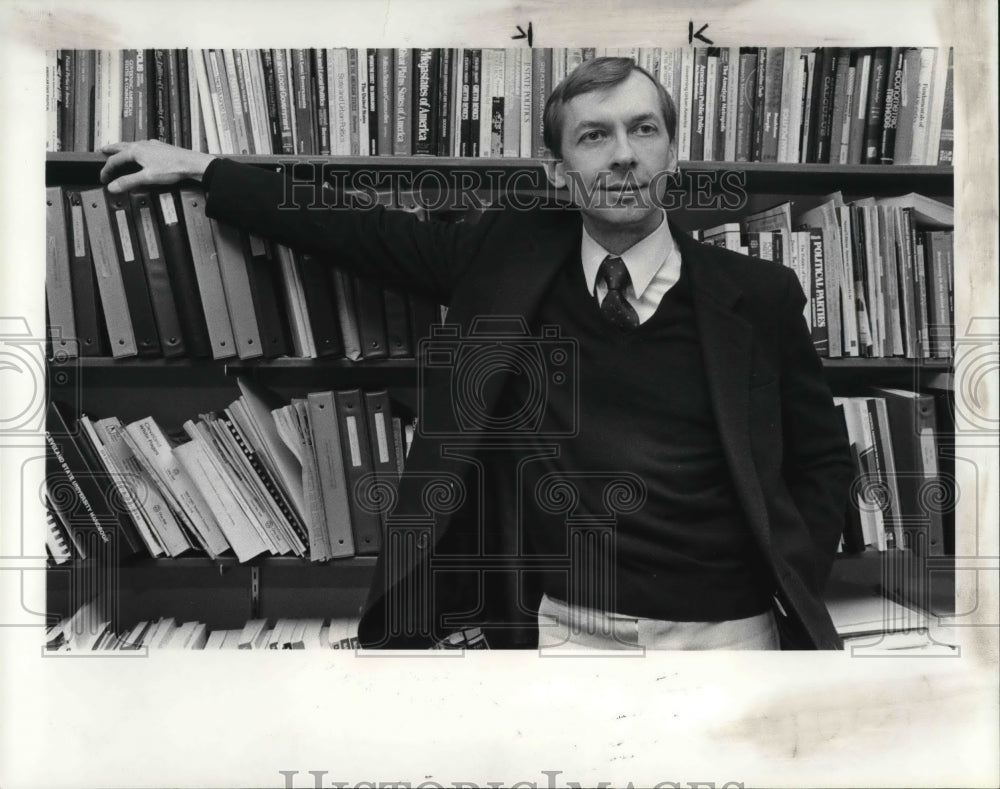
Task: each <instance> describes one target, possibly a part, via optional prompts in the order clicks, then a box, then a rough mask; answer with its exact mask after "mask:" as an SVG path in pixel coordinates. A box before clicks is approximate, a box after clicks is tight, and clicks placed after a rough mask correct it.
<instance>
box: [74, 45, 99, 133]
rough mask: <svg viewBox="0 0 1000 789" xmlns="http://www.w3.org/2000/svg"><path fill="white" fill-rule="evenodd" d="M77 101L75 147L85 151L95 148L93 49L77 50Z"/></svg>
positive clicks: (95, 63)
mask: <svg viewBox="0 0 1000 789" xmlns="http://www.w3.org/2000/svg"><path fill="white" fill-rule="evenodd" d="M76 55H77V56H76V60H75V65H76V90H75V91H74V93H75V96H76V101H75V102H74V116H75V117H74V120H75V128H74V130H73V142H74V149H75V150H76V151H80V152H85V151H92V150H94V69H95V68H96V66H97V55H96V53H95V52H94V50H92V49H80V50H77V52H76Z"/></svg>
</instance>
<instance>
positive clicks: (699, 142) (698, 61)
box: [687, 47, 708, 162]
mask: <svg viewBox="0 0 1000 789" xmlns="http://www.w3.org/2000/svg"><path fill="white" fill-rule="evenodd" d="M693 67H694V72H693V77H692V78H693V83H692V90H691V143H690V146H691V147H690V150H689V151H688V156H687V159H688V160H689V161H692V162H700V161H703V160H704V158H705V112H706V104H707V100H706V95H705V94H706V91H707V89H708V50H707V49H706V48H705V47H695V50H694V66H693Z"/></svg>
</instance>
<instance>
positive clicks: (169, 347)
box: [130, 191, 186, 358]
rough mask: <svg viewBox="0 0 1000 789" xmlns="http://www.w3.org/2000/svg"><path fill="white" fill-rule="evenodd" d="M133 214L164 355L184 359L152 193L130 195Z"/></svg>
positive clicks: (133, 193)
mask: <svg viewBox="0 0 1000 789" xmlns="http://www.w3.org/2000/svg"><path fill="white" fill-rule="evenodd" d="M130 198H131V201H132V215H133V218H134V220H135V223H136V239H137V241H138V250H139V255H140V257H141V258H142V264H143V268H144V269H145V271H146V281H147V282H148V284H149V294H150V299H151V301H152V305H153V317H154V318H155V320H156V328H157V330H158V332H159V335H160V344H161V346H162V350H163V355H164V356H165V357H167V358H171V357H180V356H184V355H185V353H186V348H185V346H184V336H183V334H182V333H181V324H180V317H179V315H178V312H177V305H176V303H175V301H174V293H173V290H172V288H171V284H170V276H169V274H168V273H167V261H166V258H165V257H164V255H163V251H162V250H163V244H162V243H161V242H160V234H159V231H158V229H157V226H156V219H155V217H154V215H153V204H152V196H151V195H150V193H149V192H145V191H134V192H132V193H131V194H130Z"/></svg>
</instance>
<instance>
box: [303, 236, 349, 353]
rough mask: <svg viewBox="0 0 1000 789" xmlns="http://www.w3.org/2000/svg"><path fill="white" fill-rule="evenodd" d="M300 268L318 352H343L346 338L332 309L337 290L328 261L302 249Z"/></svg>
mask: <svg viewBox="0 0 1000 789" xmlns="http://www.w3.org/2000/svg"><path fill="white" fill-rule="evenodd" d="M297 257H298V260H299V271H300V273H301V277H302V285H303V289H304V291H305V298H306V307H307V309H308V311H309V324H310V326H311V327H312V330H313V340H314V342H315V344H316V354H317V356H322V357H326V356H332V357H338V356H342V355H343V353H344V338H343V337H342V336H341V332H340V325H339V324H338V322H337V317H336V316H335V315H334V314H333V313H332V312H331V310H330V304H332V303H333V294H332V293H331V292H330V284H329V283H330V279H329V276H328V274H327V272H326V271H325V270H324V269H325V264H324V263H323V262H322V261H320V260H318V259H317V258H316V257H315V256H314V255H312V254H310V253H308V252H298V253H297Z"/></svg>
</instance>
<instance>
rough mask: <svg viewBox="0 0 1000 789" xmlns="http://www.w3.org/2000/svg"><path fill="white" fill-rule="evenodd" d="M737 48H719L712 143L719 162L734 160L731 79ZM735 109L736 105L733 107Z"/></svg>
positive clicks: (733, 73)
mask: <svg viewBox="0 0 1000 789" xmlns="http://www.w3.org/2000/svg"><path fill="white" fill-rule="evenodd" d="M734 52H735V50H733V48H732V47H722V48H721V49H720V50H719V62H718V71H717V73H716V84H717V90H716V99H715V127H714V128H715V133H714V139H713V145H712V159H713V160H714V161H717V162H725V161H732V159H731V158H729V156H728V154H727V151H728V148H729V134H728V130H729V125H730V124H729V120H730V119H729V111H730V106H731V105H730V103H729V102H730V94H731V93H732V90H731V88H730V80H731V79H734V78H735V71H736V65H737V61H736V60H733V59H731V58H732V56H733V54H734ZM733 110H734V111H735V107H733Z"/></svg>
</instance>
